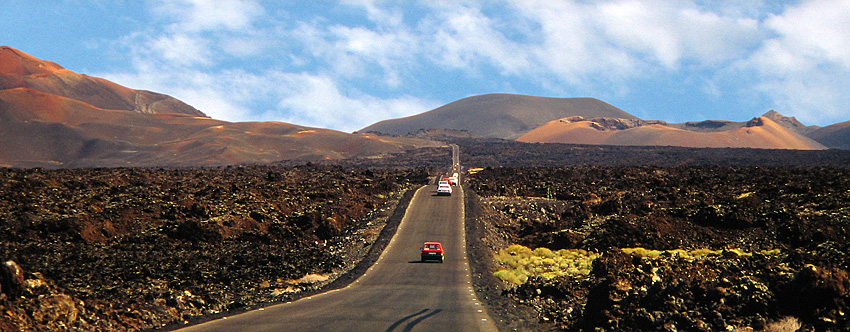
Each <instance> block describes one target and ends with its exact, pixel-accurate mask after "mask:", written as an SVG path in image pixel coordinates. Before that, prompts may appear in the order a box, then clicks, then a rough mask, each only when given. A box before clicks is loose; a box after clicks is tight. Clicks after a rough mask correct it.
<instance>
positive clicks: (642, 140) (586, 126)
mask: <svg viewBox="0 0 850 332" xmlns="http://www.w3.org/2000/svg"><path fill="white" fill-rule="evenodd" d="M517 140H518V141H521V142H539V143H571V144H605V145H642V146H682V147H699V148H759V149H794V150H822V149H825V148H826V147H824V146H823V145H822V144H820V143H818V142H816V141H814V140H812V139H810V138H808V137H805V136H803V135H801V134H798V133H796V132H793V131H791V130H789V129H787V128H786V127H784V126H781V125H779V124H777V123H776V122H774V121H773V120H770V119H768V118H766V117H758V118H755V119H753V120H751V121H749V122H747V123H746V124H745V125H743V126H741V127H739V128H733V129H729V130H722V131H694V130H685V129H679V128H675V127H672V126H669V125H667V124H666V123H664V122H662V121H618V120H617V119H583V118H575V117H574V118H565V119H560V120H555V121H551V122H549V123H546V124H545V125H543V126H540V127H538V128H535V129H534V130H532V131H530V132H528V133H526V134H525V135H523V136H522V137H520V138H518V139H517Z"/></svg>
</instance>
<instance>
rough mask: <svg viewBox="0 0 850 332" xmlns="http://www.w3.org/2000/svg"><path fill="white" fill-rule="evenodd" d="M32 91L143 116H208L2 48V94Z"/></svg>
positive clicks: (171, 100) (160, 96)
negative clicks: (14, 90)
mask: <svg viewBox="0 0 850 332" xmlns="http://www.w3.org/2000/svg"><path fill="white" fill-rule="evenodd" d="M14 88H29V89H33V90H38V91H42V92H44V93H48V94H53V95H57V96H62V97H66V98H70V99H74V100H79V101H81V102H84V103H87V104H90V105H92V106H95V107H98V108H102V109H110V110H125V111H134V112H140V113H179V114H188V115H194V116H206V115H204V113H202V112H201V111H199V110H197V109H195V108H194V107H192V106H189V105H187V104H186V103H184V102H182V101H179V100H177V99H175V98H172V97H170V96H166V95H163V94H159V93H155V92H150V91H145V90H133V89H129V88H126V87H123V86H121V85H118V84H115V83H113V82H110V81H108V80H105V79H102V78H97V77H90V76H87V75H81V74H77V73H75V72H73V71H70V70H68V69H65V68H63V67H62V66H60V65H58V64H56V63H54V62H52V61H44V60H40V59H38V58H36V57H33V56H31V55H29V54H26V53H24V52H21V51H19V50H17V49H14V48H12V47H9V46H0V90H6V89H14Z"/></svg>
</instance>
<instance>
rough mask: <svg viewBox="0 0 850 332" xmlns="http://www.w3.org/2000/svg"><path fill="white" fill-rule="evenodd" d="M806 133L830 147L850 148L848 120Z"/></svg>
mask: <svg viewBox="0 0 850 332" xmlns="http://www.w3.org/2000/svg"><path fill="white" fill-rule="evenodd" d="M806 135H807V136H808V137H809V138H811V139H813V140H815V141H818V142H819V143H821V144H823V145H826V146H827V147H828V148H830V149H843V150H850V121H845V122H839V123H836V124H832V125H829V126H826V127H821V128H818V129H815V130H812V131H811V132H809V133H807V134H806Z"/></svg>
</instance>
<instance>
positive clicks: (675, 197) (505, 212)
mask: <svg viewBox="0 0 850 332" xmlns="http://www.w3.org/2000/svg"><path fill="white" fill-rule="evenodd" d="M848 172H850V170H848V169H846V168H829V167H756V166H746V167H729V166H682V167H656V166H634V167H600V166H584V167H556V168H536V167H516V168H509V167H498V168H486V169H484V170H482V171H481V172H479V173H477V174H475V175H473V176H471V177H469V178H467V181H468V185H469V187H470V189H472V190H474V191H475V192H476V193H477V194H478V195H480V197H478V198H475V199H472V200H473V201H476V200H477V201H479V202H480V203H479V204H478V206H479V208H477V209H476V208H470V209H469V211H470V215H468V217H467V218H468V220H470V221H471V223H472V224H473V226H471V227H472V228H474V229H477V230H476V232H477V233H473V234H475V235H474V236H475V238H477V239H481V240H482V241H483V244H482V245H480V247H479V248H477V249H475V250H472V251H473V252H475V251H478V252H482V251H483V252H490V253H491V254H492V253H499V255H503V256H504V257H509V258H510V257H512V256H516V255H519V254H520V253H518V252H511V251H508V252H505V251H504V249H505V248H507V247H508V246H509V245H511V244H520V245H523V246H526V247H529V248H541V247H543V248H548V249H551V251H545V250H544V251H541V252H543V253H550V254H551V252H553V251H556V250H559V249H564V250H565V251H564V252H579V251H581V250H584V251H586V252H589V253H594V255H592V256H588V257H592V258H588V259H589V260H591V259H592V262H591V263H589V264H590V268H589V271H586V273H581V272H576V273H571V274H561V275H558V276H555V277H547V276H546V275H535V274H533V273H529V276H528V279H527V280H526V281H524V282H521V283H512V282H509V281H502V280H496V281H493V279H494V278H495V277H494V276H492V275H482V276H481V278H480V279H487V278H490V282H489V283H488V282H487V281H486V280H484V281H482V280H479V282H478V287H480V288H481V289H483V290H484V292H485V293H487V294H488V295H487V296H484V298H485V299H486V301H488V302H489V303H490V304H491V305H498V306H500V307H507V308H512V307H513V308H515V309H511V310H501V311H500V310H494V313H495V314H496V315H497V316H498V317H499V319H500V320H501V321H502V322H503V325H504V326H503V328H504V329H505V330H511V329H515V330H528V331H547V330H566V331H721V330H723V331H727V330H732V331H795V330H798V328H799V329H801V330H802V331H846V330H848V329H850V317H848V313H850V308H848V305H850V276H848V272H847V271H848V269H850V260H848V254H847V253H848V250H850V247H848V246H850V245H848V234H850V233H848V231H849V230H850V229H848V227H850V177H848V175H850V174H848ZM470 218H471V219H470ZM512 248H518V247H512ZM511 250H515V249H511ZM500 251H501V252H500ZM490 264H491V266H490V269H491V271H495V270H498V269H505V268H506V266H505V265H499V264H497V263H496V262H491V263H490ZM550 276H551V275H550ZM530 309H533V310H530ZM529 316H530V317H531V321H535V322H537V324H529V323H525V322H523V319H522V318H523V317H529ZM505 322H506V323H505Z"/></svg>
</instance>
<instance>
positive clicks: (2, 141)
mask: <svg viewBox="0 0 850 332" xmlns="http://www.w3.org/2000/svg"><path fill="white" fill-rule="evenodd" d="M429 132H430V133H434V132H441V133H444V134H449V135H461V136H465V137H484V138H500V139H508V140H518V141H522V142H553V143H574V144H613V145H660V146H687V147H716V148H720V147H749V148H765V149H806V150H810V149H826V148H836V149H850V121H848V122H843V123H838V124H834V125H830V126H826V127H822V128H821V127H817V126H806V125H804V124H802V123H800V122H799V121H798V120H797V119H795V118H793V117H786V116H783V115H782V114H779V113H777V112H775V111H770V112H767V113H765V114H764V115H762V116H760V117H755V118H753V119H752V120H751V121H747V122H734V121H722V120H710V121H701V122H685V123H678V124H670V123H666V122H664V121H653V120H643V119H640V118H638V117H636V116H634V115H631V114H629V113H627V112H625V111H623V110H621V109H619V108H617V107H614V106H612V105H610V104H608V103H605V102H603V101H601V100H598V99H593V98H546V97H533V96H525V95H516V94H486V95H480V96H472V97H468V98H464V99H461V100H458V101H455V102H452V103H449V104H446V105H444V106H441V107H438V108H436V109H434V110H431V111H428V112H425V113H421V114H417V115H414V116H409V117H405V118H400V119H390V120H384V121H381V122H378V123H375V124H373V125H370V126H368V127H366V128H363V129H362V130H360V131H358V133H354V134H349V133H343V132H340V131H335V130H330V129H321V128H311V127H304V126H299V125H295V124H288V123H281V122H235V123H234V122H227V121H221V120H216V119H212V118H209V117H207V116H206V115H205V114H204V113H203V112H201V111H200V110H198V109H195V108H194V107H192V106H190V105H188V104H186V103H184V102H182V101H180V100H177V99H175V98H172V97H170V96H167V95H163V94H159V93H155V92H151V91H144V90H135V89H130V88H127V87H124V86H121V85H118V84H116V83H113V82H110V81H108V80H105V79H102V78H97V77H90V76H87V75H82V74H77V73H75V72H73V71H70V70H68V69H65V68H63V67H62V66H60V65H58V64H56V63H54V62H50V61H44V60H40V59H37V58H35V57H33V56H31V55H28V54H26V53H24V52H21V51H19V50H16V49H14V48H12V47H8V46H2V47H0V167H47V168H65V167H122V166H212V165H233V164H256V163H271V162H277V161H283V160H306V161H315V160H327V159H344V158H352V157H368V158H375V157H381V156H385V155H389V154H394V153H398V152H403V151H407V150H410V149H414V148H418V147H435V146H445V144H444V143H442V142H436V141H431V140H427V139H423V138H417V137H426V138H427V137H429V134H428V133H429ZM423 133H424V134H423ZM378 134H380V135H378Z"/></svg>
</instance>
